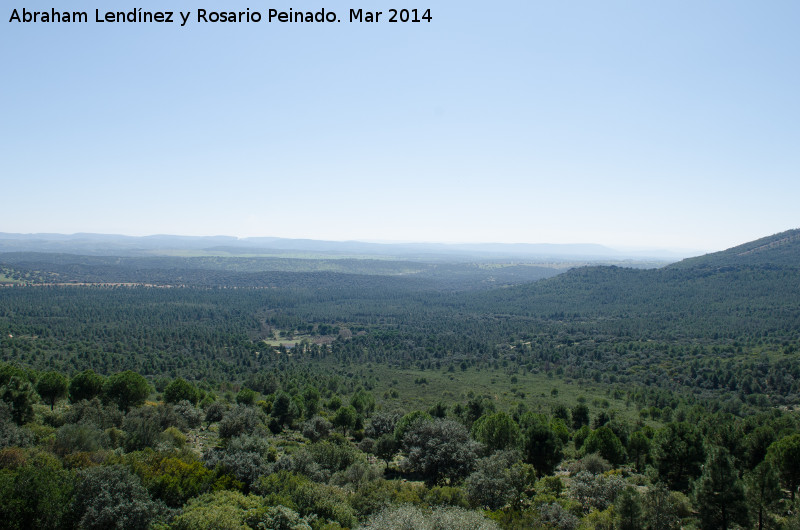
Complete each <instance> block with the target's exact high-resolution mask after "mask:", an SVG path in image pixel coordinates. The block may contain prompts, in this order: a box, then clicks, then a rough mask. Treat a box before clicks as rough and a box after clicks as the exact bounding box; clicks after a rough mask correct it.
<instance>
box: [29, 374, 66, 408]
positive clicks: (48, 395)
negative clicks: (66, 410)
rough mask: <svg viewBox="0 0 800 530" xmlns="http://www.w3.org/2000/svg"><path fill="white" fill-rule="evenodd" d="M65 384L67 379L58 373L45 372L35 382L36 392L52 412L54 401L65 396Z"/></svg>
mask: <svg viewBox="0 0 800 530" xmlns="http://www.w3.org/2000/svg"><path fill="white" fill-rule="evenodd" d="M67 384H68V383H67V378H66V377H64V376H63V375H61V374H60V373H59V372H45V373H44V374H42V376H41V377H40V378H39V381H37V382H36V391H37V392H38V393H39V395H40V396H42V400H44V402H45V403H47V404H48V405H50V410H53V407H54V406H55V404H56V401H58V400H59V399H61V398H63V397H64V396H66V395H67Z"/></svg>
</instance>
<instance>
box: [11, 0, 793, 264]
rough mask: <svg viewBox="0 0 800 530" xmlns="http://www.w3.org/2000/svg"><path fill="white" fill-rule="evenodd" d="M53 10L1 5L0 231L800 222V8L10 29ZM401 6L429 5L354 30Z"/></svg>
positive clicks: (654, 230)
mask: <svg viewBox="0 0 800 530" xmlns="http://www.w3.org/2000/svg"><path fill="white" fill-rule="evenodd" d="M52 5H54V4H52V3H42V2H39V1H38V0H33V1H29V0H26V1H24V2H23V1H22V0H19V1H17V0H3V2H2V13H3V19H2V21H0V24H2V28H1V29H0V59H1V60H2V63H1V64H2V65H3V67H2V68H3V74H2V76H1V77H2V82H0V94H2V100H3V102H4V103H5V105H4V109H3V114H2V117H1V118H0V175H2V181H3V182H2V184H3V186H2V189H3V195H4V199H3V201H2V202H3V207H2V208H0V231H5V232H59V233H73V232H104V233H120V234H129V235H146V234H155V233H170V234H186V235H213V234H226V235H235V236H242V237H244V236H279V237H305V238H316V239H333V240H345V239H366V240H402V241H445V242H467V241H484V242H485V241H497V242H527V243H579V242H592V243H600V244H605V245H609V246H615V247H650V248H653V247H657V248H684V249H686V248H689V249H699V250H718V249H723V248H727V247H730V246H733V245H736V244H739V243H743V242H745V241H748V240H752V239H755V238H758V237H761V236H765V235H769V234H772V233H775V232H779V231H783V230H786V229H790V228H796V227H798V226H800V222H798V218H799V217H800V215H798V212H800V208H798V197H800V102H799V100H800V31H798V21H800V3H797V2H796V1H794V0H775V1H771V2H752V1H737V0H725V1H723V0H719V1H707V0H692V1H688V0H687V1H671V2H642V1H638V0H637V1H633V0H631V1H613V0H609V1H604V2H597V1H593V0H592V1H589V0H574V1H570V2H564V1H562V0H551V1H535V0H534V1H525V2H514V1H498V2H483V3H478V2H469V1H465V2H444V1H439V0H431V1H429V2H427V3H418V4H415V5H412V4H405V5H401V4H392V3H383V2H370V3H369V4H368V5H365V4H358V3H355V2H340V1H331V2H327V3H311V2H291V1H288V0H287V1H285V2H283V3H277V2H276V3H271V4H268V3H252V4H248V3H247V2H240V1H226V2H222V1H217V2H210V3H207V2H194V1H187V0H159V1H152V0H145V1H142V2H139V3H132V4H131V3H127V4H126V3H124V2H109V1H103V0H96V1H94V2H92V1H84V0H63V1H60V2H58V3H57V5H58V7H59V9H62V10H63V9H69V10H86V11H89V13H90V18H91V19H93V17H94V10H95V9H100V10H101V12H102V11H106V10H117V9H119V10H128V9H131V8H132V7H143V8H144V9H154V10H158V9H160V10H173V11H179V10H184V11H186V10H192V11H193V12H194V11H195V10H196V9H197V8H205V9H208V10H213V9H223V8H224V9H229V10H230V9H237V10H238V9H245V8H247V7H250V9H251V11H253V10H259V11H263V12H266V10H267V9H269V8H270V7H274V8H277V9H283V10H288V9H289V8H290V7H291V8H292V9H294V10H295V11H298V10H311V11H315V10H317V9H319V8H321V7H325V8H326V10H329V11H330V10H333V11H336V12H337V13H339V15H340V18H341V19H342V22H341V23H337V24H327V25H323V24H314V25H311V24H307V25H302V24H283V25H279V24H275V23H273V24H267V23H265V22H262V23H260V24H249V25H247V24H233V25H231V24H228V25H223V24H216V25H212V24H205V25H200V24H197V23H195V22H190V23H189V24H188V25H187V26H186V27H183V28H181V27H179V26H178V25H177V24H173V25H161V26H159V25H149V24H144V25H142V24H97V23H94V22H90V23H88V24H82V25H66V24H64V25H54V24H51V25H46V24H17V23H9V22H8V19H9V16H10V14H11V11H12V9H13V8H15V7H16V8H18V9H22V8H23V7H25V8H26V9H28V10H36V9H49V8H50V7H51V6H52ZM393 6H395V7H409V8H412V7H418V8H423V9H426V8H430V10H431V15H432V17H433V20H432V22H431V23H421V24H389V23H379V24H361V25H358V24H349V23H347V22H346V19H347V13H348V10H349V9H350V8H364V9H373V10H381V11H384V12H385V13H386V12H388V10H389V8H391V7H393ZM384 17H386V15H384Z"/></svg>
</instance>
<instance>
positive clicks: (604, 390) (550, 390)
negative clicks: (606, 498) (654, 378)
mask: <svg viewBox="0 0 800 530" xmlns="http://www.w3.org/2000/svg"><path fill="white" fill-rule="evenodd" d="M354 372H357V373H358V374H359V375H363V376H364V377H365V378H367V379H371V380H372V381H374V384H375V387H374V389H373V394H374V395H375V398H376V401H377V403H378V404H379V405H380V406H382V407H383V408H384V409H386V410H395V409H400V410H405V411H410V410H416V409H421V410H426V409H428V408H430V407H431V406H433V405H435V404H436V403H438V402H440V401H441V402H443V403H444V404H445V405H447V406H448V407H452V406H453V405H454V404H456V403H465V402H466V401H467V400H469V399H470V398H471V397H474V396H485V397H488V398H489V399H491V400H493V401H494V403H495V405H496V408H497V409H498V410H511V409H515V408H516V407H517V406H518V405H519V404H520V403H523V404H524V405H525V406H526V407H527V408H528V410H531V411H534V412H543V413H550V411H551V410H552V408H553V407H554V406H555V405H557V404H563V405H565V406H566V407H568V408H572V407H574V406H576V405H577V404H578V402H579V398H585V404H586V405H587V406H588V407H589V410H590V413H591V416H592V417H594V416H595V415H597V414H598V413H599V412H600V411H611V410H614V411H616V413H617V414H618V415H619V416H621V417H622V418H624V419H627V420H629V421H637V420H638V419H639V410H638V408H637V407H636V405H635V404H634V403H626V400H625V398H624V396H623V397H621V398H614V396H613V393H612V392H611V390H610V388H608V387H603V386H601V385H597V386H595V385H587V384H582V383H577V382H575V381H568V380H565V379H562V378H559V377H558V376H556V375H555V374H553V375H552V377H550V376H548V375H546V374H543V373H528V374H516V375H509V374H507V373H505V372H503V371H502V370H478V369H475V368H468V369H467V370H466V371H462V370H460V369H458V368H456V370H455V371H454V372H449V371H448V369H447V368H446V367H445V368H442V369H440V370H417V369H406V370H403V369H397V368H392V367H389V366H383V365H377V364H370V365H366V366H363V367H360V368H358V369H357V370H354ZM654 425H655V424H654Z"/></svg>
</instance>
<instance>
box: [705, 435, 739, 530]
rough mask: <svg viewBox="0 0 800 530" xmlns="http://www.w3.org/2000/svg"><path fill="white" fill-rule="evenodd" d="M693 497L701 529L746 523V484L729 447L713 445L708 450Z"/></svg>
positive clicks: (725, 527)
mask: <svg viewBox="0 0 800 530" xmlns="http://www.w3.org/2000/svg"><path fill="white" fill-rule="evenodd" d="M694 498H695V504H696V505H697V508H698V510H699V511H700V524H701V527H702V528H708V529H717V528H721V529H722V530H727V529H728V528H730V527H731V525H732V524H734V523H736V524H739V525H742V526H746V525H747V521H748V519H747V504H746V502H745V496H744V487H743V486H742V481H741V480H739V477H738V475H737V473H736V469H735V468H734V467H733V459H732V458H731V456H730V453H728V450H727V449H725V448H723V447H714V448H713V449H712V450H711V451H710V452H709V455H708V459H707V460H706V463H705V466H703V474H702V475H700V478H699V479H698V481H697V484H695V490H694Z"/></svg>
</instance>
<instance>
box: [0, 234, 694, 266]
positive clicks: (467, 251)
mask: <svg viewBox="0 0 800 530" xmlns="http://www.w3.org/2000/svg"><path fill="white" fill-rule="evenodd" d="M165 251H196V252H201V251H202V252H206V253H209V254H214V253H218V254H236V253H239V254H242V253H253V254H259V253H263V254H275V253H278V254H281V253H283V254H286V253H291V252H312V253H323V254H330V255H331V256H333V255H337V254H339V255H367V256H398V257H409V256H414V257H420V258H437V257H439V258H445V259H452V258H458V257H470V256H479V257H482V258H487V259H492V258H494V257H501V256H502V257H520V258H526V259H531V258H536V259H564V258H569V259H571V260H586V261H596V260H621V259H647V258H660V259H662V260H663V261H665V262H666V261H673V260H675V259H680V258H682V257H685V254H684V255H680V254H676V253H674V252H670V251H652V252H623V251H618V250H615V249H612V248H609V247H606V246H603V245H598V244H551V243H539V244H530V243H370V242H363V241H325V240H315V239H287V238H279V237H249V238H236V237H232V236H173V235H152V236H122V235H113V234H90V233H78V234H12V233H2V232H0V252H57V253H75V254H84V255H128V256H131V255H153V254H160V253H164V252H165Z"/></svg>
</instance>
